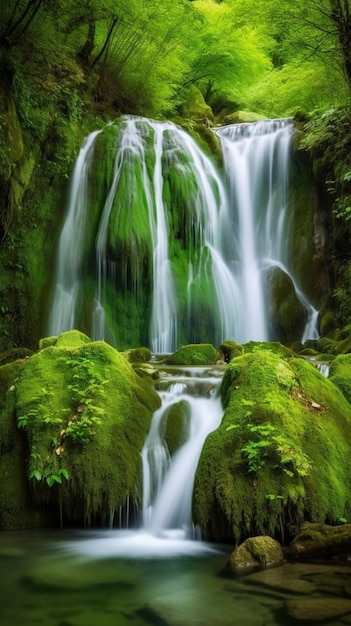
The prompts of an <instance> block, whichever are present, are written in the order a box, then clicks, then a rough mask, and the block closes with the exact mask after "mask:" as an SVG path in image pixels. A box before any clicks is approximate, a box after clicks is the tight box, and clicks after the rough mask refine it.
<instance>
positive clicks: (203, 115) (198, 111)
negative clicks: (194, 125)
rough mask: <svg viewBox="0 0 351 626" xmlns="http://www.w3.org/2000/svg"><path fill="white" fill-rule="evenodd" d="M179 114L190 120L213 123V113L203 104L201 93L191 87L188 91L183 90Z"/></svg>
mask: <svg viewBox="0 0 351 626" xmlns="http://www.w3.org/2000/svg"><path fill="white" fill-rule="evenodd" d="M181 114H182V116H183V117H185V118H189V119H192V120H198V119H201V120H204V119H208V120H211V121H213V119H214V116H213V111H212V109H211V107H210V106H209V105H208V104H207V103H206V102H205V100H204V97H203V95H202V93H201V91H200V90H199V89H198V88H197V87H195V85H191V86H190V87H189V88H188V89H186V90H184V102H183V104H182V107H181Z"/></svg>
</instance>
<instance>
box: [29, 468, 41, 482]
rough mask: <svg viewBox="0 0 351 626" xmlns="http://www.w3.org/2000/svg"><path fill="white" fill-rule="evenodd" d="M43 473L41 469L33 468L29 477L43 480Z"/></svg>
mask: <svg viewBox="0 0 351 626" xmlns="http://www.w3.org/2000/svg"><path fill="white" fill-rule="evenodd" d="M42 477H43V476H42V473H41V472H40V471H39V470H33V471H32V472H31V473H30V474H29V478H35V479H36V480H38V481H39V480H41V479H42Z"/></svg>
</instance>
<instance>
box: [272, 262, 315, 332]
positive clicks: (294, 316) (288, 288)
mask: <svg viewBox="0 0 351 626" xmlns="http://www.w3.org/2000/svg"><path fill="white" fill-rule="evenodd" d="M267 291H268V294H269V298H268V301H269V303H270V305H269V312H268V318H269V320H270V324H271V328H272V332H273V335H274V336H275V337H278V338H279V339H280V341H282V342H283V343H292V342H294V341H296V340H298V339H299V338H300V337H301V336H302V334H303V329H304V326H305V323H306V321H307V311H306V310H305V308H304V307H303V305H302V304H301V302H300V301H299V299H298V297H297V295H296V292H295V287H294V284H293V282H292V280H291V278H290V276H288V274H286V273H285V272H284V271H283V270H282V269H280V268H279V267H274V268H272V269H271V270H269V272H268V280H267Z"/></svg>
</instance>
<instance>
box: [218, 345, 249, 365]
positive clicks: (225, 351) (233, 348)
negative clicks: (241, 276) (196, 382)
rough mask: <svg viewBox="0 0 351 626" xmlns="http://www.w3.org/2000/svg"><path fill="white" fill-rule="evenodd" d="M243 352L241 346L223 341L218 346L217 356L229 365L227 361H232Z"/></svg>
mask: <svg viewBox="0 0 351 626" xmlns="http://www.w3.org/2000/svg"><path fill="white" fill-rule="evenodd" d="M243 352H244V348H243V346H241V345H240V344H238V343H236V342H235V341H223V342H222V343H221V345H220V346H219V354H220V355H221V356H222V358H223V361H225V362H226V363H229V361H231V360H232V359H234V358H235V357H236V356H240V355H241V354H242V353H243Z"/></svg>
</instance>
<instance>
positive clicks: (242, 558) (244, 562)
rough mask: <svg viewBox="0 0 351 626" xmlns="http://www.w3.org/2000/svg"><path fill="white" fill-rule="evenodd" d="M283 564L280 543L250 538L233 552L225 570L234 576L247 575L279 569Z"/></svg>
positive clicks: (270, 539) (263, 537) (269, 539)
mask: <svg viewBox="0 0 351 626" xmlns="http://www.w3.org/2000/svg"><path fill="white" fill-rule="evenodd" d="M283 562H284V555H283V550H282V547H281V545H280V543H279V542H278V541H276V540H275V539H272V537H267V536H258V537H250V538H249V539H246V540H245V541H244V542H243V543H242V544H241V545H240V546H238V547H237V548H235V550H233V552H232V553H231V555H230V557H229V559H228V561H227V564H226V567H225V570H226V572H227V573H229V574H234V575H238V574H246V573H249V572H252V571H256V570H261V569H267V568H269V567H277V566H278V565H282V564H283Z"/></svg>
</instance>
